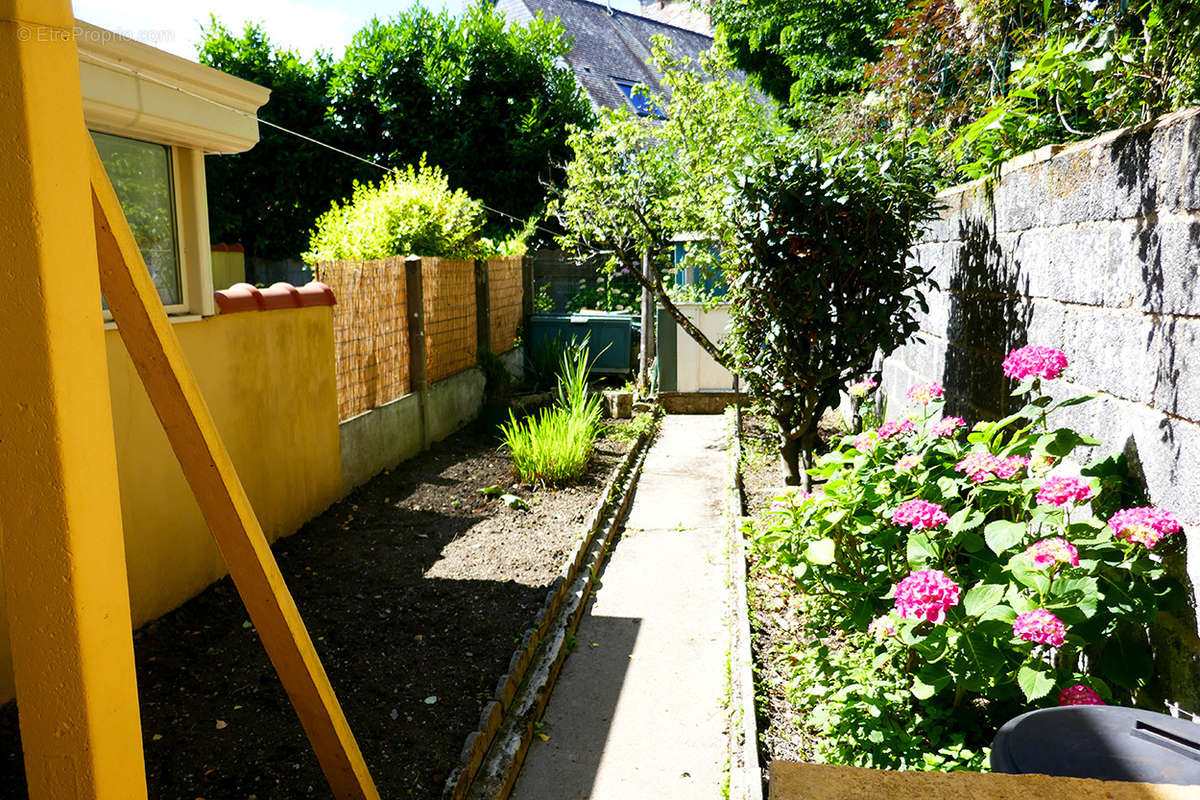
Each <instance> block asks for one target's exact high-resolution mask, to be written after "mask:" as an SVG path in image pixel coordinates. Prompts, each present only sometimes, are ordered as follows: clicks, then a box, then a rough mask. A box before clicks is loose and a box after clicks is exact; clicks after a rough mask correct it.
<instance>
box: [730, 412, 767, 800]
mask: <svg viewBox="0 0 1200 800" xmlns="http://www.w3.org/2000/svg"><path fill="white" fill-rule="evenodd" d="M725 414H726V419H727V420H728V423H729V428H730V435H729V441H730V446H729V488H728V491H727V495H726V497H727V500H728V504H727V508H728V511H727V516H728V519H729V522H728V525H727V532H728V535H729V581H728V583H729V592H730V600H729V602H730V604H731V613H730V615H729V625H730V635H729V684H730V685H729V761H730V765H729V771H730V776H729V777H730V780H729V797H730V798H731V800H763V778H762V768H761V765H760V763H759V755H758V718H757V714H756V711H755V707H754V654H753V651H752V650H751V633H750V611H749V608H750V606H749V600H748V598H747V596H746V550H745V541H744V539H743V538H742V522H743V520H744V519H745V513H746V508H745V503H744V501H743V498H744V492H743V486H742V470H741V462H742V424H741V409H740V408H738V407H736V406H732V407H730V408H729V409H727V410H726V412H725Z"/></svg>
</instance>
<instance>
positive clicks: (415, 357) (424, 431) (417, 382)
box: [404, 258, 432, 450]
mask: <svg viewBox="0 0 1200 800" xmlns="http://www.w3.org/2000/svg"><path fill="white" fill-rule="evenodd" d="M404 285H405V302H406V303H407V305H408V375H409V380H410V382H411V383H412V390H413V391H414V392H416V393H417V403H418V405H419V407H420V409H421V449H422V450H428V449H429V445H430V444H431V443H432V441H431V438H430V435H429V369H428V366H429V365H428V362H427V360H426V355H427V354H426V352H425V288H424V281H423V279H422V277H421V259H419V258H409V259H405V261H404Z"/></svg>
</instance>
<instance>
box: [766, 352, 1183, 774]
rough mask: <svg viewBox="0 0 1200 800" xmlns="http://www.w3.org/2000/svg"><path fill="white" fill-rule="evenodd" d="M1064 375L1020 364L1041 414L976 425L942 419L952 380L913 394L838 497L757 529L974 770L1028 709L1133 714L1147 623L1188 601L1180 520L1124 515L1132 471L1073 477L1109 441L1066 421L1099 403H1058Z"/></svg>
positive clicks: (769, 554) (837, 471) (1009, 365)
mask: <svg viewBox="0 0 1200 800" xmlns="http://www.w3.org/2000/svg"><path fill="white" fill-rule="evenodd" d="M1067 367H1068V363H1067V357H1066V355H1065V354H1063V353H1062V351H1060V350H1056V349H1053V348H1048V347H1025V348H1020V349H1019V350H1014V351H1013V352H1012V353H1010V354H1009V357H1008V358H1007V359H1006V360H1005V362H1004V371H1005V374H1006V375H1007V376H1008V377H1010V378H1012V379H1014V380H1016V381H1020V383H1019V385H1018V386H1017V387H1016V389H1015V391H1014V393H1013V394H1014V396H1015V397H1023V398H1024V399H1025V405H1024V406H1023V407H1022V408H1021V409H1020V410H1019V411H1017V412H1016V413H1014V414H1011V415H1010V416H1008V417H1005V418H1003V419H1000V420H996V421H985V422H980V423H978V424H976V425H974V426H973V427H971V428H970V429H969V430H967V429H966V425H965V423H964V422H963V420H961V419H959V418H957V417H941V416H940V410H941V406H942V404H943V401H944V392H942V390H941V387H940V386H938V385H937V384H925V385H922V386H918V387H915V388H914V389H913V390H911V391H910V392H909V393H908V399H909V404H910V408H911V414H910V415H909V416H908V417H907V418H905V419H900V420H894V421H892V422H889V423H887V424H885V425H882V426H879V427H878V428H874V429H870V430H866V431H863V432H862V433H860V434H858V435H857V436H846V437H845V438H844V439H843V441H842V443H841V446H840V447H838V448H837V449H835V450H834V451H833V452H830V453H828V454H827V455H826V456H824V457H823V458H822V459H821V460H820V462H819V464H818V466H817V467H816V468H815V469H814V470H813V475H814V477H816V478H818V479H819V480H820V481H822V482H823V485H822V491H820V492H818V493H816V494H814V495H812V496H811V497H806V498H804V499H803V500H801V501H799V502H790V503H788V504H786V505H784V506H780V507H778V508H774V507H772V508H773V510H771V511H769V512H767V514H766V515H765V517H764V519H763V520H762V521H761V522H760V523H759V524H758V525H756V530H755V538H754V542H755V549H756V551H757V553H758V554H759V555H760V556H761V558H762V562H763V563H764V564H765V565H766V566H768V568H770V569H772V570H774V571H775V572H777V573H778V574H779V575H780V576H781V577H782V578H783V579H784V580H786V581H790V582H791V583H792V585H793V586H794V587H795V589H796V591H798V592H801V593H803V594H804V595H806V596H807V597H809V598H810V599H811V603H812V604H813V605H814V607H820V608H825V609H826V610H827V613H828V619H831V620H834V624H835V625H836V626H837V627H838V628H839V629H840V630H842V631H844V632H845V633H846V635H847V638H846V641H847V642H858V643H860V645H861V646H864V647H867V648H868V650H867V651H865V652H864V653H862V654H861V658H863V659H868V660H871V663H873V664H874V665H875V666H876V668H878V669H880V670H881V673H880V674H888V675H894V676H895V679H894V684H893V688H894V689H895V691H889V692H888V693H887V696H888V697H890V698H891V700H888V701H887V703H884V705H885V706H887V707H886V708H885V709H884V712H883V716H884V717H889V716H890V717H894V718H900V719H903V718H915V717H919V716H922V715H926V716H928V713H930V709H931V708H933V707H935V706H936V707H937V708H939V709H942V710H946V709H949V710H950V712H949V713H950V717H951V720H950V722H949V723H947V724H949V725H950V726H951V727H950V728H948V729H944V730H940V732H938V731H926V734H927V736H926V738H927V744H928V746H929V747H930V748H933V749H934V750H936V749H937V748H938V747H939V746H940V745H939V742H944V741H945V736H946V735H947V731H956V732H957V734H960V735H961V736H962V737H964V738H960V739H956V740H955V741H957V742H959V744H961V745H964V746H965V748H966V749H965V750H961V751H960V750H956V751H955V752H957V753H959V754H960V755H962V753H967V752H969V753H970V756H969V757H968V756H962V759H963V760H961V761H959V762H957V763H958V765H959V766H973V767H974V766H979V765H980V763H981V762H980V755H979V754H980V752H982V750H981V748H982V747H984V746H985V745H986V744H987V743H988V742H989V741H990V740H991V737H992V736H993V735H994V733H995V731H996V729H997V728H998V726H999V725H1000V724H1002V723H1003V722H1005V721H1006V720H1007V719H1009V718H1011V717H1013V716H1015V715H1016V714H1019V713H1021V712H1022V711H1025V710H1028V709H1029V708H1031V707H1036V706H1039V705H1045V704H1052V703H1054V702H1055V701H1056V700H1058V699H1059V698H1060V697H1061V698H1062V700H1061V702H1064V703H1065V702H1069V703H1078V702H1092V699H1093V698H1095V701H1096V702H1111V701H1114V700H1115V701H1117V702H1122V703H1132V702H1134V701H1135V700H1136V699H1137V697H1138V696H1139V692H1140V690H1141V689H1143V687H1145V686H1146V685H1147V684H1148V682H1149V681H1150V680H1151V678H1152V677H1153V663H1152V660H1151V653H1150V646H1149V640H1148V637H1147V625H1148V624H1149V623H1150V622H1151V621H1153V620H1154V619H1155V618H1156V616H1157V615H1158V613H1159V611H1160V610H1165V609H1168V608H1170V607H1172V606H1173V605H1176V604H1178V603H1180V602H1181V600H1182V597H1183V592H1182V591H1181V588H1182V587H1181V586H1180V585H1179V583H1178V582H1177V581H1175V580H1174V579H1173V578H1171V577H1170V576H1169V575H1168V574H1167V572H1166V570H1165V568H1164V565H1163V553H1164V550H1167V549H1169V548H1170V547H1172V546H1174V545H1175V540H1178V539H1180V538H1181V537H1179V536H1175V534H1178V533H1179V532H1180V530H1181V525H1180V523H1179V521H1178V520H1177V519H1176V518H1175V516H1174V515H1173V514H1171V513H1170V512H1169V511H1166V510H1163V509H1160V508H1156V507H1154V506H1150V505H1133V504H1130V503H1128V502H1127V500H1126V498H1127V497H1128V496H1129V495H1128V494H1127V491H1128V490H1127V487H1126V486H1125V480H1124V478H1125V468H1124V466H1123V464H1122V459H1121V458H1120V457H1109V458H1103V459H1099V460H1096V461H1094V462H1093V463H1091V464H1090V465H1088V466H1086V467H1085V468H1083V469H1082V471H1081V472H1079V471H1075V470H1072V469H1070V463H1071V457H1072V456H1073V455H1074V454H1076V452H1077V450H1078V448H1091V447H1095V446H1097V445H1099V444H1100V442H1099V441H1097V440H1096V439H1093V438H1091V437H1089V436H1084V435H1082V434H1079V433H1077V432H1076V431H1074V430H1072V429H1070V428H1066V427H1054V426H1053V425H1052V424H1051V420H1052V419H1053V417H1054V416H1055V414H1056V412H1057V411H1059V410H1060V409H1062V408H1064V407H1067V406H1071V405H1076V404H1079V403H1083V402H1086V401H1087V400H1089V399H1090V398H1089V397H1078V398H1071V399H1067V400H1062V401H1058V402H1055V401H1054V400H1053V399H1052V398H1051V397H1050V396H1048V395H1047V394H1045V393H1043V391H1042V386H1043V383H1044V382H1046V381H1052V380H1056V379H1057V378H1059V377H1060V376H1061V375H1062V374H1063V372H1064V370H1066V369H1067ZM964 432H965V435H964ZM1123 505H1129V506H1132V507H1126V508H1122V506H1123ZM868 633H869V634H870V635H869V636H867V634H868ZM851 634H855V635H857V634H862V635H863V636H862V638H855V636H854V635H851ZM818 635H824V634H818ZM885 665H886V666H887V669H884V666H885ZM796 680H797V681H799V682H800V683H801V684H804V683H806V682H807V681H808V678H807V677H805V676H803V675H797V676H796ZM938 718H939V719H940V720H942V721H943V722H945V721H946V720H945V715H944V714H942V715H940V716H938ZM939 724H941V723H939ZM872 737H873V738H872ZM906 741H908V739H906ZM860 746H861V747H863V748H866V750H867V751H869V752H871V753H872V754H873V755H872V756H871V757H870V758H868V759H866V761H868V762H870V763H869V765H871V766H889V767H898V768H911V767H912V766H913V765H912V764H910V763H908V762H907V761H905V760H904V759H907V758H909V756H908V755H904V756H903V757H902V756H901V755H900V754H899V751H893V750H892V749H891V746H892V734H891V733H889V732H887V731H884V730H883V729H882V728H880V729H879V730H875V731H874V732H873V734H872V736H868V737H867V739H866V741H865V742H862V739H861V737H860ZM956 746H957V745H956ZM839 752H840V751H839ZM955 758H958V756H955ZM843 763H859V764H863V765H868V764H864V761H863V760H862V759H857V757H856V760H852V761H848V762H843ZM940 763H943V764H944V763H945V762H944V761H943V762H940Z"/></svg>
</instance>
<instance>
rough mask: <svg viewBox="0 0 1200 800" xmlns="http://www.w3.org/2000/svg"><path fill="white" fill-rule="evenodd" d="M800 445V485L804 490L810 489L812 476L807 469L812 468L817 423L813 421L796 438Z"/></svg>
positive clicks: (808, 490)
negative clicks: (810, 425)
mask: <svg viewBox="0 0 1200 800" xmlns="http://www.w3.org/2000/svg"><path fill="white" fill-rule="evenodd" d="M796 441H797V444H798V446H799V447H800V468H801V469H802V470H803V472H802V473H801V474H802V476H803V477H802V479H801V487H802V488H803V489H804V491H806V492H811V491H812V476H811V475H809V474H808V471H809V470H810V469H812V468H813V465H814V463H815V460H816V459H815V458H814V455H815V453H816V449H817V423H816V422H814V423H813V424H812V427H810V428H809V429H808V430H807V431H805V432H804V433H802V434H801V435H800V438H799V439H797V440H796Z"/></svg>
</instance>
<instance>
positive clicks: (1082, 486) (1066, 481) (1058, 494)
mask: <svg viewBox="0 0 1200 800" xmlns="http://www.w3.org/2000/svg"><path fill="white" fill-rule="evenodd" d="M1094 495H1095V492H1093V491H1092V487H1091V486H1089V485H1088V484H1087V483H1086V482H1084V481H1082V480H1080V479H1079V478H1069V477H1064V476H1062V475H1054V476H1052V477H1049V478H1047V479H1046V480H1045V482H1044V483H1042V485H1041V487H1039V488H1038V493H1037V501H1038V504H1039V505H1043V506H1065V505H1067V504H1068V503H1071V504H1078V503H1086V502H1087V501H1088V500H1091V499H1092V497H1093V496H1094Z"/></svg>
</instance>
